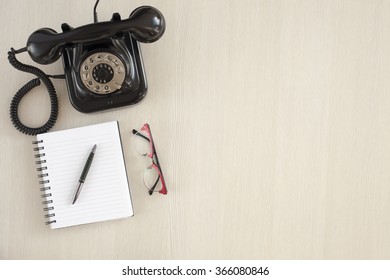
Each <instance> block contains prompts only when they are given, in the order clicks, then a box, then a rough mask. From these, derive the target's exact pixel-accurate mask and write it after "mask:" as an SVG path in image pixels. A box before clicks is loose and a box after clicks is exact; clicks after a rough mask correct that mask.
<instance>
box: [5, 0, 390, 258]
mask: <svg viewBox="0 0 390 280" xmlns="http://www.w3.org/2000/svg"><path fill="white" fill-rule="evenodd" d="M94 2H95V1H94V0H89V1H76V0H70V1H55V2H53V1H44V0H39V1H22V0H13V1H6V2H5V3H3V4H2V9H1V17H0V26H1V31H2V32H1V46H0V51H1V56H0V58H1V65H2V66H1V68H0V71H1V72H0V81H1V88H2V91H1V94H2V97H1V99H0V105H1V106H0V108H1V110H0V112H1V115H0V123H1V130H2V131H1V135H0V137H1V138H0V142H1V155H0V172H1V176H0V179H1V184H0V258H1V259H389V258H390V238H389V236H390V78H389V77H390V1H379V0H371V1H368V0H367V1H363V0H362V1H328V0H326V1H325V0H323V1H322V0H321V1H298V0H295V1H271V0H265V1H257V0H253V1H249V0H244V1H242V0H241V1H238V0H237V1H233V0H230V1H222V0H220V1H218V0H213V1H206V0H205V1H199V0H191V1H184V0H183V1H179V0H176V1H174V0H172V1H134V0H133V1H124V0H114V1H101V3H100V4H99V7H98V13H99V19H100V20H109V19H110V18H111V15H112V13H113V12H119V13H120V14H121V15H122V17H127V16H128V15H129V14H130V12H131V11H132V10H133V9H134V8H136V7H138V6H140V5H143V4H150V5H152V6H155V7H157V8H158V9H159V10H161V11H162V13H163V14H164V15H165V17H166V21H167V30H166V33H165V35H164V37H163V38H162V39H161V40H159V41H157V42H156V43H154V44H149V45H145V44H143V45H141V48H142V51H143V57H144V63H145V67H146V72H147V77H148V82H149V91H148V94H147V97H146V98H145V99H144V101H143V102H142V103H140V104H139V105H136V106H134V107H130V108H124V109H119V110H114V111H109V112H103V113H96V114H82V113H79V112H77V111H76V110H75V109H73V107H72V106H71V104H70V103H69V100H68V96H67V91H66V86H65V83H64V81H61V80H55V81H54V84H55V86H56V89H57V91H58V97H59V102H60V113H59V117H58V121H57V123H56V125H55V127H54V128H53V131H54V130H61V129H66V128H72V127H78V126H82V125H89V124H95V123H99V122H103V121H109V120H118V121H119V124H120V128H121V130H122V141H123V144H124V152H125V159H126V163H127V171H128V176H129V181H130V184H131V193H132V198H133V203H134V211H135V216H134V217H133V218H130V219H126V220H119V221H110V222H104V223H97V224H90V225H84V226H78V227H73V228H66V229H61V230H56V231H52V230H50V229H48V228H47V227H46V226H45V225H44V223H43V217H42V215H43V212H42V205H41V202H40V198H39V195H40V194H39V190H38V189H39V185H38V180H37V174H36V171H35V166H34V159H33V151H32V145H31V141H32V140H33V139H34V138H33V137H30V136H25V135H22V134H21V133H19V132H18V131H16V130H15V129H14V128H13V126H12V124H11V122H10V120H9V103H10V100H11V98H12V96H13V95H14V94H15V92H16V91H17V90H18V89H19V87H20V86H22V85H23V84H24V83H25V82H27V81H28V80H29V79H31V78H33V77H32V76H31V75H29V74H24V73H21V72H18V71H16V70H14V69H13V68H12V67H11V66H10V65H9V64H8V61H7V58H6V57H7V54H6V53H7V51H8V49H9V48H10V47H15V48H21V47H24V46H25V43H26V40H27V37H28V36H29V35H30V34H31V33H32V32H33V31H35V30H36V29H38V28H41V27H51V28H53V29H55V30H57V31H60V25H61V23H63V22H67V23H69V24H70V25H71V26H74V27H77V26H81V25H84V24H87V23H90V22H92V8H93V5H94ZM18 58H19V59H20V60H21V61H23V62H25V63H31V60H30V59H29V57H28V56H27V55H26V54H22V55H20V56H18ZM40 67H41V69H43V70H44V71H45V72H47V73H63V70H62V63H61V62H60V61H58V62H56V63H55V64H52V65H49V66H44V67H42V66H40ZM46 95H47V93H46V92H45V91H44V89H43V88H40V89H39V90H35V91H34V92H33V93H31V94H30V96H27V97H26V98H25V99H24V100H23V103H22V104H21V108H20V110H21V119H22V120H24V121H25V122H26V123H27V124H30V125H40V124H42V123H44V122H45V121H46V119H47V117H48V115H49V107H48V98H47V97H46ZM144 122H149V123H150V125H151V127H152V130H153V132H154V137H155V141H156V145H157V149H158V151H159V157H160V160H161V164H162V167H163V170H164V174H165V176H166V181H167V184H168V188H169V191H170V192H169V194H168V196H166V197H164V196H161V195H153V196H152V197H150V196H149V195H148V194H147V192H146V190H145V188H144V187H143V186H142V181H141V177H142V176H141V174H142V167H143V161H142V159H140V158H139V157H138V156H137V154H136V153H135V152H134V151H133V146H132V140H133V138H132V135H131V133H130V130H131V129H132V128H138V127H139V126H141V125H142V124H143V123H144Z"/></svg>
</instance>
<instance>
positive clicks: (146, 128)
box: [133, 123, 168, 195]
mask: <svg viewBox="0 0 390 280" xmlns="http://www.w3.org/2000/svg"><path fill="white" fill-rule="evenodd" d="M140 130H141V131H143V132H145V133H146V134H147V135H148V137H145V136H143V135H142V134H140V133H139V132H138V131H137V130H135V129H133V134H134V135H135V136H140V137H143V138H145V139H146V140H148V141H149V146H150V153H148V154H145V156H147V157H149V158H150V159H151V160H152V165H151V166H150V167H151V168H154V169H155V170H156V171H157V173H158V176H159V177H158V179H157V181H156V182H155V183H154V185H153V187H152V188H151V189H149V194H150V195H152V194H153V192H154V189H155V188H156V186H157V183H158V181H159V180H161V185H162V187H161V190H159V191H158V192H159V193H161V194H164V195H166V194H167V193H168V190H167V187H166V185H165V180H164V175H163V173H162V170H161V165H160V162H159V160H158V156H157V152H156V147H155V146H154V141H153V136H152V132H151V130H150V126H149V124H148V123H145V124H144V125H143V126H142V127H141V129H140ZM154 158H155V159H156V161H155V160H154ZM150 167H149V168H150Z"/></svg>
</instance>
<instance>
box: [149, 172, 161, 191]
mask: <svg viewBox="0 0 390 280" xmlns="http://www.w3.org/2000/svg"><path fill="white" fill-rule="evenodd" d="M158 181H160V176H158V177H157V180H156V183H154V184H153V187H151V188H150V190H149V194H150V195H152V194H153V192H154V189H155V188H156V186H157V184H158Z"/></svg>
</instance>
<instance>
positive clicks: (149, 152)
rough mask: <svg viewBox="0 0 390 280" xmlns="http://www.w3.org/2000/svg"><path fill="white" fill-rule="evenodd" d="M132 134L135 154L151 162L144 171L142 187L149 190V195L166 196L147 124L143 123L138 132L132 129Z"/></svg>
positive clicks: (163, 181) (162, 177)
mask: <svg viewBox="0 0 390 280" xmlns="http://www.w3.org/2000/svg"><path fill="white" fill-rule="evenodd" d="M133 134H134V135H135V136H136V138H135V141H134V145H135V150H136V151H137V153H138V154H140V155H141V156H144V157H149V158H150V159H151V160H152V164H151V165H150V166H149V167H148V168H147V169H146V170H145V171H144V185H145V186H146V188H147V189H148V190H149V194H150V195H152V194H153V193H154V192H159V193H161V194H167V193H168V191H167V188H166V186H165V180H164V176H163V173H162V170H161V166H160V163H159V161H158V157H157V152H156V147H155V146H154V142H153V137H152V132H151V131H150V126H149V124H147V123H145V124H144V125H143V126H142V127H141V129H140V130H139V131H137V130H135V129H133Z"/></svg>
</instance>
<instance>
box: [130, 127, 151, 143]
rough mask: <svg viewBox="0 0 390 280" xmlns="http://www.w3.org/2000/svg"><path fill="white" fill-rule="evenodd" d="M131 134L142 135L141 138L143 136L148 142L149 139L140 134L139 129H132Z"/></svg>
mask: <svg viewBox="0 0 390 280" xmlns="http://www.w3.org/2000/svg"><path fill="white" fill-rule="evenodd" d="M133 134H134V135H135V136H139V137H142V138H144V139H145V140H147V141H148V142H150V139H149V138H148V137H146V136H144V135H142V134H141V133H140V132H139V131H137V130H135V129H133Z"/></svg>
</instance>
